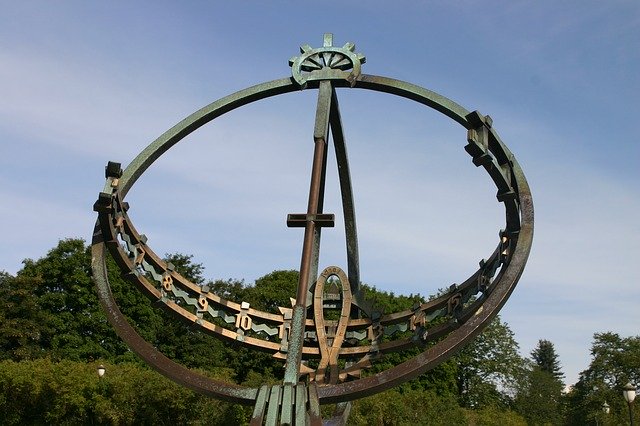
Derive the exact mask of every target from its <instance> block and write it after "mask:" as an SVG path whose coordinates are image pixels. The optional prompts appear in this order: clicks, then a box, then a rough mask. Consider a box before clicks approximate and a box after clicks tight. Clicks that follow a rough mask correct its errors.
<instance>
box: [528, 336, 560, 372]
mask: <svg viewBox="0 0 640 426" xmlns="http://www.w3.org/2000/svg"><path fill="white" fill-rule="evenodd" d="M531 358H532V359H533V362H535V363H536V365H537V366H538V368H539V369H540V370H542V371H546V372H547V373H549V374H551V375H552V376H553V377H555V378H556V379H558V380H559V381H560V382H562V379H563V378H564V373H563V372H562V371H561V370H560V368H561V367H560V360H559V359H558V354H556V349H555V347H554V346H553V343H552V342H550V341H549V340H543V339H540V340H538V346H536V348H535V349H534V350H533V351H532V352H531Z"/></svg>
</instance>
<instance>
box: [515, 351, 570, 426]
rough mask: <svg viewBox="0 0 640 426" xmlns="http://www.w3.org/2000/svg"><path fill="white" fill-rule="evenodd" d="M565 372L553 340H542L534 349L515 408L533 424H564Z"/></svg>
mask: <svg viewBox="0 0 640 426" xmlns="http://www.w3.org/2000/svg"><path fill="white" fill-rule="evenodd" d="M563 377H564V374H562V372H561V371H560V361H559V360H558V355H557V354H556V352H555V348H554V346H553V343H551V342H550V341H548V340H539V341H538V345H537V346H536V348H535V349H534V350H533V351H532V352H531V362H530V363H529V367H528V371H527V373H526V380H525V382H524V384H523V385H522V386H521V387H520V388H519V389H518V393H517V396H516V401H515V407H516V410H517V411H518V413H520V414H521V415H522V416H524V418H525V419H527V421H528V422H529V424H535V425H547V424H548V425H559V424H561V423H562V390H563V386H564V384H563V383H562V378H563Z"/></svg>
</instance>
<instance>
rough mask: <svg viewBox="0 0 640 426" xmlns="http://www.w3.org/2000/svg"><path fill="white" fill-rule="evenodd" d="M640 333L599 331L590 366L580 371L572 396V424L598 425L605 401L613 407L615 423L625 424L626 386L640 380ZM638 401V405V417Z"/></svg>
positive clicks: (570, 415)
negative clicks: (619, 333) (624, 388)
mask: <svg viewBox="0 0 640 426" xmlns="http://www.w3.org/2000/svg"><path fill="white" fill-rule="evenodd" d="M638 366H640V336H630V337H620V336H619V335H618V334H617V333H611V332H607V333H595V334H594V335H593V343H592V346H591V363H590V364H589V368H587V369H586V370H584V371H582V372H581V373H580V378H579V379H578V382H577V383H576V385H575V386H574V387H573V389H572V390H571V392H570V393H569V395H568V410H569V415H568V419H569V421H568V423H569V424H571V425H584V424H595V423H596V419H597V418H598V417H600V413H601V410H602V404H604V403H605V402H606V403H607V404H609V406H610V407H611V412H610V414H609V416H610V421H611V424H624V423H626V422H627V421H628V420H627V419H628V417H627V416H628V414H627V413H628V411H627V410H628V409H627V405H626V402H625V401H624V400H623V398H622V389H623V387H624V385H625V384H626V383H628V382H631V383H639V382H640V369H639V368H638ZM637 405H638V404H634V408H635V410H636V414H635V416H636V417H637V416H638V414H637V411H638V408H637Z"/></svg>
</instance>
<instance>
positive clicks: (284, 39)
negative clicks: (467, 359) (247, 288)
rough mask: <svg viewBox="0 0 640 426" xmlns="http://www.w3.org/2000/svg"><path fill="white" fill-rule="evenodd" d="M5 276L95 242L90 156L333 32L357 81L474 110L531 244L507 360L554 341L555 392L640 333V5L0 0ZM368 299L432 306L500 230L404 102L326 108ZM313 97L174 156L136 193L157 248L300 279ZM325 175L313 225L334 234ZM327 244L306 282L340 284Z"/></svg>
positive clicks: (146, 139)
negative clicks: (293, 219)
mask: <svg viewBox="0 0 640 426" xmlns="http://www.w3.org/2000/svg"><path fill="white" fill-rule="evenodd" d="M3 3H4V4H3V5H2V10H3V12H2V14H0V200H2V201H1V202H0V223H2V231H3V232H2V234H3V242H4V243H3V244H2V245H1V246H0V259H1V262H0V269H4V270H6V271H8V272H11V273H15V272H16V271H17V270H18V269H20V267H21V260H22V259H24V258H29V257H31V258H34V257H39V256H41V255H43V254H44V253H45V252H46V251H47V250H48V249H50V248H52V247H53V246H54V245H55V244H56V243H57V241H58V239H61V238H65V237H82V238H85V239H86V240H87V241H88V240H89V238H90V234H91V230H92V225H93V222H94V220H95V214H94V213H93V212H92V209H91V207H92V204H93V202H94V201H95V199H96V197H97V194H98V192H99V191H100V190H101V188H102V185H103V176H104V175H103V170H104V165H105V164H106V162H107V161H109V160H113V161H120V162H122V163H123V164H124V165H126V164H128V162H129V161H131V159H133V158H134V157H135V155H136V154H137V153H138V152H140V151H141V150H142V149H143V148H144V147H145V146H146V145H147V144H149V143H150V142H151V141H153V140H154V139H155V138H156V137H157V136H159V135H160V134H161V133H163V132H164V131H165V130H167V129H168V128H169V127H171V126H172V125H174V124H175V123H177V122H178V121H179V120H181V119H182V118H184V117H185V116H187V115H188V114H190V113H191V112H193V111H195V110H197V109H199V108H200V107H202V106H204V105H206V104H208V103H210V102H212V101H214V100H216V99H218V98H221V97H223V96H225V95H227V94H230V93H232V92H235V91H237V90H240V89H243V88H245V87H247V86H251V85H254V84H257V83H261V82H264V81H269V80H273V79H277V78H282V77H286V76H288V75H289V74H290V69H289V67H288V64H287V61H288V59H289V58H290V57H292V56H296V55H297V54H298V52H299V51H298V49H299V46H300V45H302V44H309V45H311V46H319V45H321V43H322V34H323V33H325V32H332V33H333V34H334V41H335V44H337V45H342V44H344V43H346V42H348V41H352V42H354V43H355V44H356V51H357V52H361V53H363V54H365V55H366V57H367V63H366V64H365V65H364V66H363V72H364V73H367V74H377V75H383V76H389V77H393V78H397V79H400V80H406V81H410V82H412V83H414V84H418V85H420V86H423V87H426V88H428V89H430V90H434V91H436V92H438V93H440V94H442V95H445V96H447V97H449V98H450V99H452V100H454V101H456V102H457V103H459V104H461V105H462V106H464V107H466V108H467V109H469V110H474V109H478V110H480V111H481V112H483V113H485V114H490V115H491V116H492V118H493V119H494V127H495V128H496V129H497V130H498V132H499V133H500V135H501V136H502V139H503V140H504V141H505V142H506V143H507V145H508V146H509V148H510V149H511V150H512V151H513V153H514V154H515V155H516V157H517V158H518V160H519V162H520V164H521V165H522V167H523V169H524V171H525V173H526V175H527V177H528V179H529V183H530V184H531V188H532V192H533V195H534V203H535V207H536V231H535V232H536V233H535V237H534V247H533V250H532V254H531V257H530V260H529V264H528V266H527V269H526V271H525V273H524V275H523V278H522V279H521V281H520V284H519V285H518V288H517V289H516V291H515V293H514V295H513V296H512V298H511V299H510V301H509V302H508V303H507V305H506V307H505V308H504V309H503V311H502V318H503V320H505V321H506V322H507V323H509V325H510V326H511V328H512V329H513V331H514V332H515V334H516V339H517V340H518V342H519V343H520V346H521V348H520V349H521V352H522V354H523V355H528V354H529V352H530V351H531V350H532V349H533V347H534V346H535V344H536V342H537V341H538V339H549V340H551V341H553V342H554V344H555V346H556V350H557V352H558V353H559V355H560V360H561V362H562V364H563V366H564V371H565V374H566V375H567V382H568V384H571V383H573V382H575V381H576V380H577V377H578V373H579V372H580V371H581V370H583V369H585V368H586V367H587V366H588V363H589V356H590V355H589V349H590V345H591V338H592V335H593V333H594V332H602V331H613V332H617V333H620V334H621V335H624V336H628V335H636V334H638V324H640V309H639V308H638V301H639V299H640V289H639V286H638V284H639V282H638V281H639V274H638V266H637V264H638V261H639V260H640V225H638V220H637V217H638V213H637V212H638V211H639V210H640V189H638V188H639V185H638V184H639V183H640V179H639V178H640V171H639V168H638V161H639V160H640V149H639V148H638V146H639V145H638V143H637V135H638V132H637V130H636V124H634V123H636V122H637V119H638V117H639V116H640V107H639V102H638V99H640V79H639V78H638V73H639V71H640V3H638V2H637V1H609V2H597V1H579V2H578V1H567V2H552V1H539V2H519V1H504V2H499V1H486V2H471V1H450V2H429V1H424V2H402V1H400V2H394V3H393V4H391V3H390V2H375V1H374V2H367V3H365V2H357V3H356V2H330V1H329V2H323V3H322V4H321V5H320V4H316V3H302V2H284V1H282V2H270V3H268V5H266V2H251V1H243V2H197V1H192V2H183V3H182V4H181V5H178V4H177V2H148V3H147V2H84V1H83V2H71V1H69V2H3ZM338 96H339V98H340V105H341V109H342V116H343V122H344V126H345V134H346V138H347V144H348V150H349V157H350V161H351V167H352V179H353V186H354V191H355V197H356V198H355V202H356V214H357V220H358V228H359V229H358V231H359V238H360V251H361V269H362V271H361V274H362V279H363V281H365V282H367V283H369V284H373V285H376V286H377V287H378V288H380V289H383V290H389V291H394V292H396V293H416V292H419V293H421V294H425V295H428V294H431V293H434V292H435V291H437V289H438V288H442V287H447V286H449V285H450V284H451V283H454V282H461V281H462V280H464V279H465V278H466V277H467V276H468V275H469V274H470V273H471V272H473V271H474V270H475V269H476V267H477V262H478V261H479V260H480V259H481V258H483V257H487V256H488V255H489V254H490V252H491V251H492V249H493V248H494V246H495V244H496V242H497V232H498V230H499V229H500V228H501V227H502V225H503V222H504V219H503V213H502V211H501V208H500V205H499V204H498V203H497V202H496V200H495V197H494V194H495V188H494V187H493V185H492V184H491V182H490V180H489V178H488V176H487V175H486V174H485V173H484V172H483V171H482V170H481V169H476V168H475V167H474V166H473V165H472V164H471V161H470V157H468V155H467V154H466V153H465V152H464V150H463V146H464V144H465V137H466V132H465V131H464V129H462V128H461V127H459V126H458V125H456V124H455V123H453V122H451V121H450V120H448V119H447V118H445V117H444V116H441V115H439V114H438V113H435V112H433V111H431V110H428V109H426V108H425V107H421V106H419V105H417V104H414V103H411V102H409V101H406V100H402V99H397V98H394V97H391V96H388V95H384V94H378V93H368V92H364V91H360V90H356V89H352V90H349V89H342V90H340V91H339V93H338ZM314 109H315V92H312V91H304V92H299V93H292V94H289V95H285V96H282V97H279V98H277V99H269V100H265V101H262V102H260V103H257V104H252V105H249V106H247V107H243V108H241V109H240V110H237V111H236V112H234V113H233V114H228V115H225V116H223V117H221V118H220V119H217V120H215V121H214V122H213V123H211V124H210V125H209V126H207V127H205V128H203V129H201V130H199V131H198V132H196V133H194V134H193V135H191V136H189V137H188V138H187V139H186V140H184V141H183V142H181V143H180V144H178V145H177V146H176V147H174V148H173V149H172V150H170V151H169V152H168V153H167V154H166V155H165V156H163V157H162V158H161V159H160V160H159V161H158V162H157V163H155V164H154V166H153V167H152V168H151V169H150V170H149V172H148V173H147V174H145V175H144V176H143V177H142V178H141V179H140V181H139V182H138V183H137V184H136V185H135V186H134V188H133V189H132V191H131V192H130V194H129V196H128V197H127V198H128V201H129V202H130V203H131V206H132V209H131V212H130V213H131V216H132V218H133V220H134V222H135V223H136V226H137V228H138V229H139V230H140V231H141V232H144V233H145V234H146V235H147V236H148V237H149V240H150V242H149V244H150V245H151V247H153V248H154V249H155V250H156V251H157V252H158V253H159V254H164V253H167V252H176V251H178V252H183V253H191V254H193V255H194V256H195V260H196V261H198V262H202V263H203V264H204V265H205V266H206V275H207V276H208V277H210V278H244V279H245V280H246V281H247V282H252V281H253V280H254V279H255V278H257V277H259V276H261V275H264V274H265V273H268V272H270V271H272V270H274V269H284V268H286V269H290V268H297V267H298V266H299V261H300V259H299V253H300V249H301V244H302V233H301V232H300V231H299V230H296V229H288V228H286V226H285V218H286V215H287V213H294V212H302V211H304V209H305V207H306V199H307V191H308V181H309V170H310V165H311V157H312V138H311V136H312V133H311V132H312V128H313V119H314ZM332 161H335V160H333V157H330V169H329V171H328V175H329V178H328V179H329V180H328V183H327V185H328V186H327V203H326V208H325V210H326V211H329V212H334V213H336V214H337V215H338V217H337V220H338V221H339V222H340V220H341V217H340V216H341V214H340V213H341V208H340V203H339V198H338V197H336V195H337V193H336V191H337V182H336V178H335V176H336V171H335V166H334V164H335V163H332ZM343 238H344V235H343V233H342V231H341V228H340V226H337V227H336V228H334V229H331V230H326V231H325V232H324V233H323V252H322V257H321V267H324V266H328V265H332V264H336V265H338V266H343V267H345V266H346V265H345V264H346V260H345V253H344V242H343Z"/></svg>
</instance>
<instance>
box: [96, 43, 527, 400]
mask: <svg viewBox="0 0 640 426" xmlns="http://www.w3.org/2000/svg"><path fill="white" fill-rule="evenodd" d="M334 49H335V48H334ZM316 50H317V49H316ZM349 52H351V51H349ZM317 53H322V52H320V51H318V52H313V54H317ZM311 54H312V52H308V55H303V56H301V57H300V58H298V59H296V60H299V62H300V64H298V65H300V68H302V65H301V64H303V63H304V60H306V59H308V57H310V55H311ZM303 58H306V59H303ZM358 64H359V62H358ZM354 65H355V63H354ZM337 69H338V70H339V71H340V72H344V71H343V70H342V69H341V68H340V67H338V68H337ZM354 69H355V66H354ZM358 72H359V70H358ZM352 84H353V87H355V88H361V89H368V90H373V91H378V92H385V93H390V94H393V95H397V96H401V97H404V98H408V99H411V100H414V101H416V102H419V103H422V104H424V105H426V106H428V107H431V108H433V109H435V110H437V111H439V112H441V113H443V114H444V115H446V116H447V117H449V118H451V119H453V120H455V121H456V122H458V123H459V124H461V125H462V126H463V127H465V128H466V129H467V130H468V136H467V140H468V142H469V144H468V145H467V147H465V149H466V150H467V152H469V154H470V155H471V156H472V157H473V162H474V164H476V166H480V165H482V166H483V167H484V168H485V169H486V170H487V172H488V173H489V175H490V176H491V178H492V179H493V181H494V182H495V183H496V186H497V187H498V200H499V201H500V202H502V203H504V205H505V212H506V222H507V224H506V228H505V230H504V231H502V232H501V245H500V246H499V249H498V250H497V251H496V252H495V253H494V255H492V257H491V259H490V261H487V263H486V264H484V266H483V264H481V269H480V271H479V272H478V273H477V274H474V276H472V277H471V278H470V279H469V280H468V281H469V282H471V281H470V280H477V281H478V286H479V288H480V287H481V284H482V285H485V287H486V281H487V280H488V279H489V278H487V277H490V276H492V274H494V273H496V270H497V269H498V268H499V267H500V271H499V272H497V275H496V276H495V278H493V281H491V282H492V284H491V286H492V290H491V292H489V293H488V294H487V295H486V297H485V298H484V299H483V300H482V303H477V304H476V305H473V306H472V308H473V310H472V311H471V312H470V313H469V314H467V316H466V317H464V318H457V323H456V324H455V326H452V327H451V328H450V329H447V331H450V333H449V334H448V335H446V337H445V338H444V339H442V340H441V341H439V342H438V343H437V344H435V345H434V346H432V347H430V348H428V349H426V350H425V351H424V352H422V353H421V354H419V355H417V356H416V357H414V358H412V359H410V360H408V361H406V362H404V363H402V364H400V365H398V366H395V367H393V368H391V369H388V370H386V371H383V372H380V373H377V374H375V375H373V376H370V377H366V378H362V379H358V380H355V381H351V382H345V383H341V384H327V385H322V386H318V397H319V400H320V402H321V403H335V402H341V401H346V400H353V399H356V398H360V397H363V396H367V395H371V394H374V393H376V392H379V391H381V390H384V389H387V388H389V387H391V386H395V385H398V384H400V383H402V382H405V381H407V380H410V379H411V378H414V377H415V376H416V375H418V374H421V373H423V372H425V371H427V370H429V369H431V368H433V367H435V366H436V365H438V364H439V363H440V362H442V361H443V360H445V359H447V358H449V357H450V356H452V355H453V354H454V353H455V352H456V351H457V350H459V349H460V348H461V347H462V346H463V345H464V344H465V343H467V342H468V341H470V340H471V339H473V338H474V337H475V336H476V335H478V334H479V333H480V332H481V331H482V329H483V328H484V327H485V326H486V325H487V324H488V322H489V321H490V320H491V319H492V318H493V317H494V316H495V315H496V314H497V312H498V311H499V310H500V308H501V307H502V306H503V305H504V303H505V302H506V300H507V298H508V297H509V295H510V294H511V292H512V291H513V289H514V287H515V285H516V283H517V281H518V279H519V278H520V276H521V274H522V272H523V270H524V267H525V264H526V261H527V258H528V256H529V252H530V248H531V243H532V238H533V202H532V198H531V192H530V189H529V186H528V183H527V181H526V178H525V176H524V174H523V172H522V169H521V168H520V166H519V164H518V163H517V161H516V160H515V158H514V157H513V155H512V154H511V152H510V151H509V150H508V149H507V147H506V146H505V145H504V144H503V143H502V141H501V140H500V138H499V137H498V135H497V133H496V132H495V131H494V129H493V128H492V123H491V120H490V118H489V117H488V116H482V115H481V114H479V113H477V112H472V113H470V112H469V111H467V110H466V109H464V108H463V107H461V106H460V105H458V104H456V103H455V102H453V101H451V100H449V99H447V98H445V97H443V96H441V95H438V94H437V93H434V92H432V91H429V90H427V89H424V88H421V87H419V86H416V85H413V84H410V83H406V82H402V81H399V80H395V79H391V78H387V77H380V76H373V75H365V74H362V75H356V76H355V79H354V81H353V82H352ZM303 88H305V87H303ZM299 89H300V86H299V85H298V82H296V81H294V80H293V79H292V78H284V79H280V80H274V81H270V82H266V83H262V84H259V85H257V86H253V87H250V88H247V89H244V90H242V91H239V92H236V93H234V94H232V95H229V96H227V97H224V98H222V99H220V100H218V101H215V102H213V103H211V104H210V105H207V106H206V107H204V108H202V109H200V110H198V111H196V112H195V113H193V114H192V115H190V116H189V117H187V118H185V119H184V120H182V121H181V122H180V123H178V124H176V125H175V126H174V127H172V128H171V129H169V130H168V131H167V132H165V133H164V134H163V135H161V136H160V137H159V138H158V139H156V140H155V141H154V142H152V143H151V144H150V145H149V146H147V147H146V148H145V149H144V150H143V151H142V152H141V153H140V154H139V155H138V156H137V157H136V158H135V159H134V160H133V161H132V162H131V164H129V166H128V167H127V168H126V169H125V170H124V172H122V171H120V170H117V169H118V167H116V166H112V167H111V169H110V170H111V172H109V169H108V174H107V179H108V185H107V186H106V187H105V190H104V192H103V193H101V194H100V198H99V200H98V202H97V203H96V206H95V209H96V210H97V211H98V212H99V218H98V222H97V223H96V228H95V231H94V238H93V241H92V270H93V276H94V280H95V282H96V285H97V288H98V295H99V298H100V301H101V303H102V304H103V307H104V308H105V311H106V313H107V317H108V319H109V321H110V322H111V324H112V325H113V326H114V327H115V329H116V331H117V332H118V334H119V335H120V337H121V338H122V339H123V340H124V341H125V342H126V343H127V344H128V345H129V346H130V347H131V348H132V349H133V350H134V351H135V352H136V353H137V354H138V355H140V356H141V357H142V358H143V359H144V360H145V361H146V362H147V363H148V364H150V365H151V366H152V367H153V368H155V369H156V370H158V371H159V372H160V373H162V374H164V375H165V376H167V377H169V378H170V379H172V380H174V381H176V382H178V383H180V384H183V385H185V386H187V387H189V388H191V389H194V390H196V391H198V392H200V393H203V394H206V395H209V396H214V397H217V398H221V399H225V400H228V401H232V402H238V403H243V404H253V403H254V401H255V399H256V397H257V395H258V391H259V389H258V388H246V387H242V386H238V385H232V384H228V383H224V382H220V381H216V380H212V379H209V378H206V377H204V376H202V375H199V374H196V373H194V372H191V371H190V370H188V369H186V368H184V367H182V366H181V365H179V364H177V363H175V362H174V361H172V360H170V359H168V358H166V357H165V356H164V355H162V354H161V353H159V352H158V351H157V350H156V349H155V348H153V347H152V346H151V345H150V344H149V343H147V342H146V341H144V339H142V337H140V336H139V335H138V334H137V333H136V331H135V330H134V329H133V328H132V327H131V326H130V325H129V324H128V323H127V321H126V319H125V317H124V316H123V314H122V313H121V312H120V310H119V309H118V307H117V305H116V302H115V300H114V299H113V295H112V294H111V289H110V286H109V281H108V277H107V270H106V264H105V255H106V253H105V248H106V246H107V245H109V244H111V245H110V246H109V247H114V248H113V249H114V250H118V249H120V248H119V242H118V241H114V240H113V238H114V237H113V236H114V235H115V233H116V232H115V229H114V227H116V226H122V225H119V224H118V223H119V222H117V220H116V223H115V224H114V223H113V222H109V220H107V219H106V217H107V216H109V214H111V213H112V212H113V211H114V206H115V204H117V203H120V204H119V205H120V208H121V211H120V212H119V213H118V214H119V215H122V214H123V212H126V203H124V198H125V196H126V194H127V192H128V191H129V190H130V189H131V187H132V186H133V184H134V183H135V182H136V180H137V179H138V178H139V177H140V176H141V175H142V173H144V171H145V170H146V169H147V168H148V167H149V166H150V165H151V164H153V162H154V161H155V160H157V159H158V158H159V157H160V156H161V155H162V154H163V153H165V152H166V151H167V150H168V149H169V148H171V147H172V146H173V145H175V144H176V143H178V142H179V141H180V140H182V139H183V138H184V137H186V136H187V135H189V134H190V133H192V132H193V131H195V130H197V129H198V128H200V127H202V126H203V125H205V124H206V123H208V122H210V121H211V120H213V119H215V118H216V117H219V116H220V115H222V114H225V113H227V112H230V111H233V110H234V109H236V108H238V107H241V106H243V105H246V104H248V103H251V102H254V101H257V100H261V99H265V98H268V97H271V96H276V95H280V94H284V93H288V92H292V91H295V90H299ZM114 170H115V171H114ZM116 172H117V173H116ZM109 173H111V175H109ZM116 192H117V197H118V200H115V199H114V195H113V194H115V193H116ZM114 220H115V219H114ZM109 238H112V239H111V240H109ZM145 242H146V240H145V239H144V238H143V237H141V241H139V242H137V243H136V244H137V245H136V246H135V247H137V248H136V249H135V250H139V252H140V253H141V260H140V264H137V266H141V265H142V262H143V261H144V256H145V253H146V252H147V251H149V250H148V249H146V248H144V247H145ZM120 250H121V249H120ZM130 266H131V265H129V267H130ZM172 276H173V277H174V278H175V276H174V274H173V272H172V271H169V270H168V271H167V272H166V273H165V275H163V276H160V277H159V279H160V282H161V283H162V284H161V285H160V287H161V289H149V291H151V292H154V291H156V292H159V293H158V294H159V295H161V293H160V292H162V291H164V290H162V288H163V287H164V288H165V290H166V289H171V288H173V285H174V284H175V283H174V282H173V279H174V278H172ZM481 282H482V283H481ZM483 283H484V284H483ZM343 285H344V282H343ZM457 296H458V294H456V297H457ZM207 297H208V296H207V295H206V294H203V295H202V296H201V298H200V299H198V303H200V305H201V309H206V306H207V304H206V303H205V302H207ZM456 300H457V299H456ZM445 302H446V301H445ZM241 309H245V310H246V309H249V308H248V305H247V306H246V307H242V308H241ZM451 309H453V308H451ZM265 315H268V314H265ZM194 317H195V316H194ZM239 318H240V317H239ZM243 318H248V317H243ZM240 321H241V322H240V324H241V325H244V328H248V327H249V325H248V324H250V322H249V321H250V320H243V319H242V318H240ZM243 321H244V322H243Z"/></svg>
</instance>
